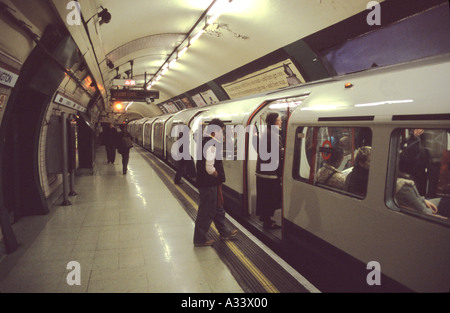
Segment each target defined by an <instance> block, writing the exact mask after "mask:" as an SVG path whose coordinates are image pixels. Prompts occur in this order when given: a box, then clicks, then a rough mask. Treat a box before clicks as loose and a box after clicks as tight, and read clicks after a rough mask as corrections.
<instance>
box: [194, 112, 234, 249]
mask: <svg viewBox="0 0 450 313" xmlns="http://www.w3.org/2000/svg"><path fill="white" fill-rule="evenodd" d="M224 128H225V124H224V123H223V122H222V121H221V120H219V119H213V120H212V121H211V122H210V123H209V125H208V126H207V128H206V131H205V134H204V136H203V140H202V151H203V155H202V156H201V157H200V158H199V159H198V160H197V188H198V190H199V194H200V205H199V207H198V214H197V219H196V221H195V230H194V245H195V246H196V247H199V246H211V245H213V243H214V240H212V239H211V240H208V238H207V236H206V235H207V233H208V231H209V228H210V226H211V223H212V222H213V221H214V224H215V225H216V227H217V230H218V231H219V233H220V238H221V239H230V238H232V237H234V236H236V234H237V230H233V231H230V230H229V229H228V228H227V226H226V225H225V221H226V219H225V211H224V209H223V206H222V205H221V203H219V204H218V198H219V201H220V200H221V198H222V196H221V188H220V187H221V185H222V183H224V182H225V171H224V169H223V164H222V158H221V157H218V156H219V154H220V153H221V151H222V149H220V147H221V146H222V144H223V142H222V139H223V130H224ZM217 146H219V147H217Z"/></svg>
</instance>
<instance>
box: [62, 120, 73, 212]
mask: <svg viewBox="0 0 450 313" xmlns="http://www.w3.org/2000/svg"><path fill="white" fill-rule="evenodd" d="M61 131H62V136H61V138H62V145H61V146H62V177H63V202H62V203H61V205H71V204H72V203H70V201H69V198H68V189H69V177H68V176H67V174H68V171H69V170H68V164H67V161H68V151H67V123H66V113H65V112H62V113H61Z"/></svg>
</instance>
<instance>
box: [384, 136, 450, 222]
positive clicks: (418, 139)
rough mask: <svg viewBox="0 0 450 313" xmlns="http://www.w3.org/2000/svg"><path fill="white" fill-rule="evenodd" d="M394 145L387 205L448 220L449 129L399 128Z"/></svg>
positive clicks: (449, 213)
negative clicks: (389, 199) (389, 200)
mask: <svg viewBox="0 0 450 313" xmlns="http://www.w3.org/2000/svg"><path fill="white" fill-rule="evenodd" d="M391 147H395V148H396V149H392V150H393V151H394V152H393V153H392V154H391V159H390V163H389V164H390V172H389V173H390V176H389V177H391V178H390V179H391V180H393V181H392V183H391V184H387V186H391V187H390V188H391V190H388V193H389V194H390V195H392V198H391V199H393V200H394V201H393V202H388V207H390V208H392V209H395V210H401V211H403V212H407V213H411V214H413V215H417V216H420V217H425V218H434V219H437V220H441V221H446V222H447V223H448V222H449V217H450V169H449V165H450V129H418V128H416V129H406V128H401V129H396V130H395V131H394V132H393V133H392V137H391ZM390 203H392V204H390Z"/></svg>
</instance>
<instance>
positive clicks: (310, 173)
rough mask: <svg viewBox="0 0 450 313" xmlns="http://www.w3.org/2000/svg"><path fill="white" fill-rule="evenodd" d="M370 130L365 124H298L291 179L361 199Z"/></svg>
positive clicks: (369, 152) (366, 169)
mask: <svg viewBox="0 0 450 313" xmlns="http://www.w3.org/2000/svg"><path fill="white" fill-rule="evenodd" d="M371 143H372V132H371V130H370V128H367V127H301V128H298V129H297V132H296V143H295V147H296V151H295V157H294V162H295V163H294V167H293V169H294V172H293V175H294V178H296V179H299V180H302V181H305V182H308V183H309V184H312V185H316V186H319V187H323V188H327V189H331V190H333V191H337V192H341V193H344V194H349V195H352V196H355V197H358V198H364V197H365V195H366V193H367V181H368V175H369V168H370V154H371Z"/></svg>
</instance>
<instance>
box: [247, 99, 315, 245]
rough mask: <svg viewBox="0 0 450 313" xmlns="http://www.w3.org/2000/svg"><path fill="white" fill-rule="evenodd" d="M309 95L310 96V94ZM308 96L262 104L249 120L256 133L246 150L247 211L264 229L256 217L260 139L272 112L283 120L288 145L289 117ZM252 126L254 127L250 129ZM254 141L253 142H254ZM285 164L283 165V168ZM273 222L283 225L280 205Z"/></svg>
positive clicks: (250, 136) (283, 137)
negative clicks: (257, 164) (268, 115)
mask: <svg viewBox="0 0 450 313" xmlns="http://www.w3.org/2000/svg"><path fill="white" fill-rule="evenodd" d="M308 95H309V94H308ZM308 95H301V96H298V97H292V98H283V99H277V100H273V101H266V102H264V103H263V104H261V105H260V106H259V107H258V109H256V110H255V112H254V113H253V114H252V115H251V116H250V118H249V120H248V124H247V127H248V129H249V130H250V131H252V132H254V133H253V134H249V137H248V138H249V140H248V141H247V145H246V149H247V156H246V171H244V179H245V189H246V190H245V191H246V195H247V203H248V206H247V210H248V212H247V213H248V216H249V218H250V219H251V222H252V223H253V224H256V225H258V226H260V227H261V228H262V222H261V221H260V219H259V216H257V215H256V206H257V201H256V199H257V189H256V162H257V157H258V150H259V138H260V135H261V134H262V132H263V131H264V130H265V127H266V121H265V119H266V116H267V114H269V113H271V112H276V113H278V114H279V116H280V117H281V120H282V126H281V130H280V135H281V141H282V143H283V146H285V144H286V131H287V126H288V121H289V117H290V115H291V114H292V112H293V111H294V110H295V108H296V107H298V106H299V105H300V104H301V103H302V101H303V100H304V99H305V98H306V97H307V96H308ZM249 126H252V127H249ZM252 139H253V140H252ZM283 165H284V164H283V163H282V164H281V166H283ZM273 220H274V221H275V222H276V223H277V225H281V221H282V208H281V203H280V208H279V209H278V210H276V211H275V214H274V217H273ZM272 234H273V235H275V236H276V237H278V238H280V239H281V230H278V231H273V232H272Z"/></svg>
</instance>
